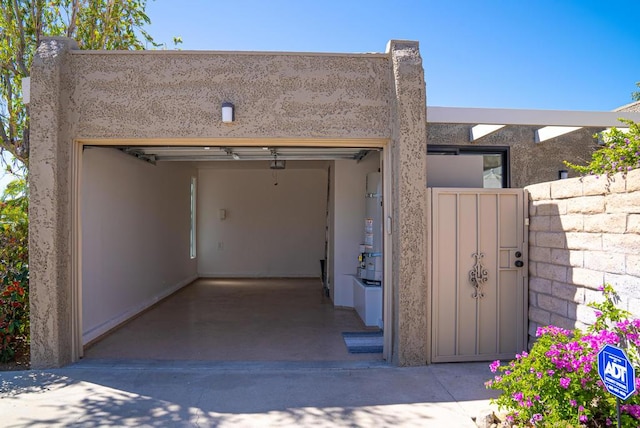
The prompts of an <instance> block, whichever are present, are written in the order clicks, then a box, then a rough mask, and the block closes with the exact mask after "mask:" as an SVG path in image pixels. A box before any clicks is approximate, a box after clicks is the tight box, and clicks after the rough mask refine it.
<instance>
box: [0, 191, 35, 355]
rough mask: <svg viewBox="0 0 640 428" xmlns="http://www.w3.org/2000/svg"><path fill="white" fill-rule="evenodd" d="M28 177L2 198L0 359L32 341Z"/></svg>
mask: <svg viewBox="0 0 640 428" xmlns="http://www.w3.org/2000/svg"><path fill="white" fill-rule="evenodd" d="M26 193H27V192H26V182H25V180H24V179H19V180H16V181H14V182H12V183H10V184H9V185H8V186H7V189H6V190H5V192H4V195H3V196H2V198H1V199H0V362H7V361H11V360H12V359H13V358H14V356H15V351H16V347H17V346H18V344H19V342H20V341H22V342H27V343H28V341H29V265H28V263H29V255H28V218H27V207H28V205H27V204H28V199H27V194H26Z"/></svg>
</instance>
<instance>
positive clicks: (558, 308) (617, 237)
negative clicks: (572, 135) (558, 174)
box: [526, 170, 640, 338]
mask: <svg viewBox="0 0 640 428" xmlns="http://www.w3.org/2000/svg"><path fill="white" fill-rule="evenodd" d="M526 190H527V191H528V192H529V216H530V227H529V337H530V338H533V337H534V336H535V332H536V329H537V328H538V327H539V326H543V325H549V324H553V325H557V326H559V327H563V328H567V329H573V328H574V327H579V328H584V327H586V326H587V325H589V324H591V323H593V322H594V320H595V314H594V311H593V309H592V308H590V307H589V306H588V303H589V302H593V301H599V300H602V293H601V292H600V291H599V287H601V286H602V285H603V284H605V283H609V284H611V285H612V286H613V287H614V289H615V290H616V291H617V292H618V294H619V295H620V297H621V299H620V302H619V304H618V306H619V307H621V308H623V309H626V310H628V311H630V312H631V313H632V314H634V315H635V316H637V317H640V170H634V171H631V172H629V173H628V174H627V175H626V176H623V175H622V174H616V175H614V176H613V177H611V178H609V179H608V178H606V177H599V178H598V177H595V176H588V177H583V178H572V179H568V180H558V181H553V182H547V183H540V184H535V185H531V186H528V187H526Z"/></svg>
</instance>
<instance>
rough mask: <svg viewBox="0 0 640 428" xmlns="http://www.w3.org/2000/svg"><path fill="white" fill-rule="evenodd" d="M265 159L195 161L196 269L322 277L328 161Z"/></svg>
mask: <svg viewBox="0 0 640 428" xmlns="http://www.w3.org/2000/svg"><path fill="white" fill-rule="evenodd" d="M207 165H208V166H207ZM268 166H269V164H268V162H266V161H264V162H258V161H254V162H242V161H238V162H235V161H234V162H223V163H209V164H205V166H203V167H200V168H199V171H198V257H197V259H198V273H199V274H200V276H203V277H246V276H250V277H320V274H321V272H320V259H323V258H324V245H325V244H324V243H325V227H326V221H327V220H326V210H327V174H328V173H327V168H328V164H327V163H326V162H313V163H312V162H310V163H307V164H306V165H305V163H304V162H302V163H298V164H297V165H296V163H295V162H287V167H286V169H284V170H278V171H276V170H271V169H269V167H268ZM276 177H277V178H276ZM276 182H277V185H275V183H276ZM220 210H225V216H226V217H225V218H224V219H222V218H221V216H220Z"/></svg>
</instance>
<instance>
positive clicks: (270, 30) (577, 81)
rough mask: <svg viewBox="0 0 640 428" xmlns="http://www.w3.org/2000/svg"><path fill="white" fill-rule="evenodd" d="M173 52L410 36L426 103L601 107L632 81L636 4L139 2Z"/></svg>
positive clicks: (318, 46) (360, 45) (638, 53)
mask: <svg viewBox="0 0 640 428" xmlns="http://www.w3.org/2000/svg"><path fill="white" fill-rule="evenodd" d="M147 12H148V15H149V17H150V18H151V21H152V25H151V27H150V28H149V31H150V33H151V34H152V35H153V36H154V37H155V39H156V40H157V41H160V42H166V43H167V46H168V47H169V48H171V47H172V43H171V40H172V37H173V36H181V37H182V39H183V40H184V43H183V45H181V46H180V48H181V49H185V50H190V49H195V50H223V51H227V50H243V51H245V50H249V51H251V50H258V51H300V52H384V50H385V46H386V43H387V41H388V40H389V39H409V40H417V41H419V42H420V50H421V53H422V57H423V62H424V68H425V77H426V81H427V104H428V105H434V106H450V107H497V108H530V109H558V110H612V109H614V108H616V107H619V106H621V105H624V104H627V103H629V102H631V95H630V94H631V92H632V91H633V90H635V89H636V87H635V82H637V81H640V26H639V25H638V22H637V19H638V16H640V1H639V0H607V1H604V0H594V1H591V0H555V1H554V0H528V1H527V0H524V1H518V0H484V1H483V0H477V1H472V0H458V1H447V0H441V1H434V0H421V1H420V0H387V1H379V0H341V1H334V0H325V1H322V0H319V1H318V0H316V1H307V0H297V1H285V0H269V1H267V0H228V1H219V0H183V1H179V2H178V1H176V0H155V1H153V0H149V1H148V4H147Z"/></svg>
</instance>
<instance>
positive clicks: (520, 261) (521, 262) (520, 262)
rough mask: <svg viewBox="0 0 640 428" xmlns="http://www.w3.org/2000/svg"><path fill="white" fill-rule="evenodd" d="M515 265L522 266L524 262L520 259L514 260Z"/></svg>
mask: <svg viewBox="0 0 640 428" xmlns="http://www.w3.org/2000/svg"><path fill="white" fill-rule="evenodd" d="M515 265H516V267H519V268H521V267H522V266H524V262H523V261H522V260H516V262H515Z"/></svg>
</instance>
